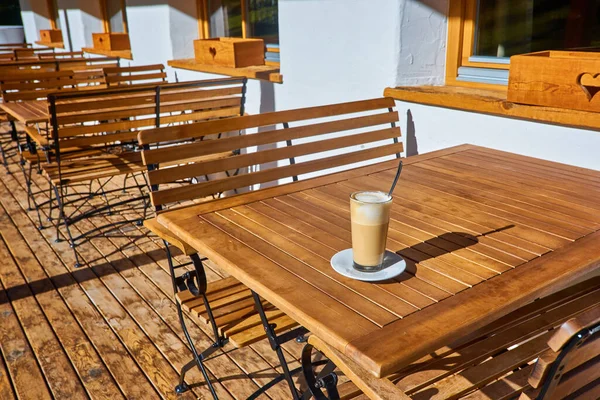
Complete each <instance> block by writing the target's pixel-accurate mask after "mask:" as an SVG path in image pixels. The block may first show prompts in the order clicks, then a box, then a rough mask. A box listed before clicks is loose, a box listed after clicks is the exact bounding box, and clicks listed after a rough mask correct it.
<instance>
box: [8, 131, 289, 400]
mask: <svg viewBox="0 0 600 400" xmlns="http://www.w3.org/2000/svg"><path fill="white" fill-rule="evenodd" d="M18 127H19V130H21V128H22V127H21V126H18ZM7 129H8V124H5V125H4V126H3V127H2V132H8V131H7ZM7 137H8V135H7V134H3V135H2V138H3V139H6V138H7ZM9 147H10V146H9V145H5V148H7V149H8V148H9ZM9 155H11V157H10V159H9V170H10V171H11V172H12V174H11V175H7V174H6V173H5V170H4V167H2V166H0V258H1V259H2V263H1V264H0V399H2V400H5V399H13V398H16V396H18V397H19V398H21V399H50V398H68V399H80V398H81V399H83V398H86V397H87V396H89V397H91V398H92V399H111V400H116V399H122V398H128V399H133V398H136V399H175V398H181V399H196V398H204V397H206V398H210V393H209V392H208V390H207V388H206V386H205V385H204V384H203V383H202V382H204V381H203V379H202V377H201V375H200V373H199V372H198V371H197V370H196V369H194V370H193V371H191V372H190V373H188V376H187V377H186V381H187V382H188V384H191V385H192V387H193V390H192V391H191V392H188V393H186V394H185V395H183V396H176V395H175V392H174V390H173V388H174V387H175V385H176V384H177V379H178V374H179V369H180V367H181V366H182V365H183V364H185V363H186V362H188V361H189V360H190V359H191V353H190V352H189V351H188V349H187V348H186V344H185V343H186V342H185V338H184V337H183V333H182V330H181V327H180V325H179V321H178V319H177V313H176V309H175V303H174V299H173V295H172V287H171V280H170V276H169V273H168V266H167V260H166V254H165V252H164V250H163V245H162V242H161V241H160V240H159V239H158V238H156V237H151V236H149V235H147V231H146V230H145V228H142V227H139V228H138V227H136V226H134V225H132V224H127V225H123V226H122V227H121V229H120V230H119V231H117V232H115V234H114V235H112V236H111V237H109V238H105V237H99V238H95V239H92V240H91V241H90V242H88V243H85V244H82V245H81V246H80V247H79V246H78V250H79V251H80V254H81V256H82V258H84V259H85V261H86V262H87V263H89V264H88V265H84V266H83V267H81V268H79V269H74V268H73V264H74V259H73V253H72V251H71V249H70V248H69V246H68V242H67V241H63V242H61V243H54V229H53V228H50V227H49V225H50V223H49V222H45V224H46V225H47V226H48V227H47V228H46V229H44V230H42V231H38V229H37V228H36V226H35V223H34V222H35V221H37V218H36V216H35V212H34V211H31V212H28V211H27V210H26V208H27V197H26V191H25V188H24V178H23V174H22V173H21V171H20V169H19V167H18V164H17V161H18V158H17V156H16V153H15V150H14V149H11V150H9ZM33 179H34V191H37V190H40V189H43V190H44V191H45V193H46V192H47V187H48V185H47V183H46V181H45V178H43V176H42V175H37V174H36V173H35V172H34V173H33ZM114 184H115V185H116V186H119V185H122V181H115V182H114ZM40 196H41V197H40V200H41V199H42V198H43V197H44V194H41V195H40ZM98 201H99V202H102V200H100V199H98ZM140 211H141V209H139V210H131V211H130V212H127V213H126V214H123V215H112V216H110V215H104V216H98V217H97V218H93V219H91V220H87V221H81V223H80V224H76V225H75V228H76V230H79V229H82V230H89V229H91V228H92V227H94V226H98V225H101V224H105V223H106V222H108V221H116V220H119V219H121V218H132V217H134V216H135V215H134V214H137V215H139V214H138V213H139V212H140ZM55 216H56V213H55ZM176 259H177V262H180V261H184V260H185V258H184V257H182V256H181V255H178V256H177V257H176ZM209 266H210V267H212V269H209V270H208V271H207V272H208V278H209V280H214V279H218V278H219V277H220V276H222V275H223V273H222V272H221V271H219V270H218V269H216V268H214V265H212V264H210V265H209ZM188 327H191V328H190V333H191V335H192V337H193V338H194V340H195V341H196V343H197V344H198V346H199V347H206V346H207V345H208V344H209V336H208V335H210V331H209V330H205V328H206V327H205V326H200V325H197V324H195V323H194V322H193V321H192V320H188ZM284 348H285V351H286V358H287V359H288V360H292V363H291V367H292V368H296V367H298V366H299V364H298V363H297V362H295V361H293V360H294V359H297V358H298V357H299V355H300V350H301V345H299V344H296V343H295V342H294V341H292V342H289V343H287V344H286V345H284ZM206 366H207V368H208V369H209V371H210V374H211V378H212V379H213V382H214V381H215V380H216V381H217V383H216V385H215V386H216V389H217V392H218V394H219V397H220V398H222V399H231V398H235V399H245V398H247V397H248V396H249V395H250V394H251V393H253V392H254V391H255V390H256V389H258V387H259V386H262V385H264V384H265V383H267V382H268V381H270V380H271V379H272V378H273V377H274V376H276V375H277V373H278V371H279V370H280V369H279V363H278V361H277V357H276V355H275V353H274V352H273V351H272V350H271V348H270V347H269V344H268V343H267V342H266V341H262V342H259V343H256V344H253V345H251V346H250V347H247V348H244V349H241V350H233V347H232V346H231V345H228V346H226V347H225V349H224V351H218V352H217V353H215V354H214V355H213V356H212V358H211V359H210V360H209V361H207V362H206ZM262 398H265V399H266V398H271V399H287V398H289V390H288V389H287V387H286V385H285V383H284V382H281V383H280V384H278V385H277V386H276V387H274V388H272V389H270V390H269V391H268V392H267V397H265V396H263V397H262Z"/></svg>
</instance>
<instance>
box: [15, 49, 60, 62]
mask: <svg viewBox="0 0 600 400" xmlns="http://www.w3.org/2000/svg"><path fill="white" fill-rule="evenodd" d="M42 54H52V55H54V49H53V48H22V49H14V50H13V55H14V60H24V59H31V58H39V56H40V55H42Z"/></svg>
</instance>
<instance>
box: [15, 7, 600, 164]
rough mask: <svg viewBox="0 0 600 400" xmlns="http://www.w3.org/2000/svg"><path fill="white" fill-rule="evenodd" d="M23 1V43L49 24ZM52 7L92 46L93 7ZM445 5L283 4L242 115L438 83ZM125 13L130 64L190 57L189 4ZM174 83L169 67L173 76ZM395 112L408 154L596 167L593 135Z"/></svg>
mask: <svg viewBox="0 0 600 400" xmlns="http://www.w3.org/2000/svg"><path fill="white" fill-rule="evenodd" d="M20 1H21V5H22V7H23V21H24V25H25V34H26V35H27V39H28V40H29V41H34V40H37V35H38V31H39V29H44V28H45V24H44V21H43V20H40V18H39V15H38V16H36V14H35V12H33V11H32V8H33V9H36V8H37V7H40V6H43V3H45V0H20ZM58 3H59V9H61V5H64V7H63V8H66V9H68V11H67V15H69V28H70V33H71V40H72V43H73V48H74V49H76V50H77V49H79V48H81V47H82V46H83V45H84V44H85V45H86V46H90V45H91V33H92V32H101V31H102V23H101V21H100V19H99V17H98V16H99V15H100V14H99V12H98V10H95V9H93V8H94V7H97V5H96V4H97V1H95V0H58ZM79 9H81V10H82V11H79ZM446 9H447V0H279V36H280V45H281V72H282V74H283V77H284V83H283V84H275V83H270V82H264V81H256V80H250V81H249V85H248V93H247V107H246V110H247V112H249V113H252V114H256V113H259V112H268V111H273V110H284V109H290V108H297V107H306V106H312V105H320V104H328V103H336V102H344V101H351V100H358V99H366V98H372V97H378V96H381V95H382V93H383V89H384V88H385V87H387V86H401V85H426V84H443V79H444V69H445V66H444V63H445V53H446V34H447V27H446V16H445V10H446ZM59 15H60V11H59ZM127 16H128V21H129V36H130V39H131V45H132V52H133V55H134V61H132V62H131V64H132V65H136V64H148V63H163V64H165V65H166V62H167V60H170V59H174V58H189V57H192V56H193V45H192V40H193V39H194V38H196V37H198V25H197V17H196V9H195V1H187V2H183V0H127ZM42 26H44V27H42ZM61 27H62V28H63V29H64V25H63V22H62V21H61ZM129 63H130V62H129V61H127V60H124V63H123V64H124V65H127V64H129ZM177 76H178V78H179V80H192V79H207V78H213V77H215V75H210V74H205V73H199V72H193V71H184V70H177ZM174 77H175V73H174V70H172V69H169V79H170V80H174ZM398 110H399V112H400V117H401V119H402V124H401V126H402V131H403V135H404V140H405V141H407V146H406V148H407V153H408V154H409V155H410V154H415V153H416V152H418V153H424V152H428V151H432V150H436V149H441V148H445V147H448V146H452V145H456V144H462V143H472V144H477V145H482V146H488V147H492V148H498V149H502V150H508V151H512V152H516V153H520V154H526V155H531V156H535V157H540V158H544V159H548V160H553V161H559V162H564V163H569V164H574V165H579V166H583V167H588V168H594V169H600V157H598V156H596V153H597V149H599V148H600V147H599V145H600V133H598V132H593V131H585V130H579V129H572V128H566V127H559V126H552V125H548V124H541V123H532V122H526V121H521V120H514V119H507V118H500V117H492V116H486V115H481V114H475V113H468V112H461V111H454V110H448V109H442V108H437V107H428V106H422V105H416V104H409V103H403V102H398ZM409 110H410V112H411V118H410V119H408V114H407V112H408V111H409Z"/></svg>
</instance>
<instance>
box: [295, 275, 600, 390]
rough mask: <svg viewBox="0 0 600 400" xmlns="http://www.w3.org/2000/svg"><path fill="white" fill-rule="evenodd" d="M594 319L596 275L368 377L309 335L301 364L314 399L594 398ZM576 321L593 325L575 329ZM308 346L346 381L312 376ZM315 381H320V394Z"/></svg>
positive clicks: (599, 282) (598, 302) (597, 372)
mask: <svg viewBox="0 0 600 400" xmlns="http://www.w3.org/2000/svg"><path fill="white" fill-rule="evenodd" d="M599 325H600V279H599V278H594V279H591V280H588V281H585V282H583V283H580V284H578V285H576V286H574V287H571V288H568V289H565V290H563V291H561V292H559V293H556V294H553V295H551V296H548V297H546V298H543V299H538V300H536V301H535V302H533V303H531V304H529V305H527V306H525V307H523V308H521V309H519V310H517V311H515V312H513V313H511V314H509V315H507V316H505V317H504V318H501V319H500V320H498V321H496V322H494V323H492V324H490V325H488V326H486V327H484V328H482V329H481V330H479V331H477V332H474V333H473V334H471V335H470V336H469V337H468V338H463V339H461V340H457V341H456V342H455V343H451V344H449V345H448V346H446V347H444V348H441V349H439V350H438V351H436V352H435V353H433V354H431V355H430V356H427V357H424V358H423V359H421V360H418V361H416V362H414V363H412V364H411V365H409V366H407V367H406V368H404V369H403V370H401V371H399V372H398V373H396V374H393V375H392V376H390V377H388V378H384V379H380V378H376V377H375V376H374V375H372V374H371V373H369V372H368V371H366V370H364V369H363V368H362V367H360V366H358V365H357V364H356V363H354V362H353V361H352V360H351V359H350V358H349V357H347V356H346V355H344V354H342V353H340V352H339V351H337V350H335V349H333V348H332V347H330V346H328V345H327V343H324V342H323V341H322V340H321V339H319V338H318V337H317V336H314V335H313V336H311V337H309V339H308V345H307V346H306V347H305V349H304V351H303V356H302V359H303V367H304V373H305V378H306V379H307V382H308V385H309V386H310V387H313V388H314V389H313V390H312V392H313V395H314V396H315V398H316V399H319V400H321V399H325V398H330V399H338V398H341V399H353V398H357V397H360V396H361V395H363V394H364V395H367V396H368V397H369V398H371V399H458V398H464V399H509V398H510V399H514V398H517V397H519V395H521V399H562V398H564V397H566V396H567V395H569V394H572V393H574V392H576V391H579V392H580V393H579V394H580V395H581V396H580V397H577V398H581V399H588V398H589V399H596V398H598V396H599V393H600V391H599V389H600V335H598V333H597V331H600V329H598V327H599ZM584 328H587V329H591V330H592V331H594V329H595V331H594V332H593V333H592V334H590V335H589V336H588V335H587V333H584V334H583V336H582V337H581V338H579V337H577V335H579V334H581V331H582V330H584ZM440 329H443V327H440ZM398 340H402V339H401V335H399V338H398ZM584 342H585V343H584ZM578 346H582V347H581V348H578ZM314 349H316V350H318V351H319V352H320V353H322V354H323V355H325V356H326V357H327V358H328V359H329V360H330V361H331V362H332V363H333V364H335V366H337V368H338V369H339V370H341V371H342V372H343V374H344V375H345V376H346V377H347V378H349V379H350V380H351V381H350V382H347V383H344V384H342V385H339V387H336V386H335V382H336V381H337V377H336V376H335V374H329V375H327V376H325V377H323V376H321V377H319V378H316V377H315V375H314V371H313V369H312V367H311V366H310V365H309V364H308V363H309V362H310V359H311V352H312V351H313V350H314ZM317 381H319V382H318V383H317ZM315 385H320V387H322V388H327V389H326V390H325V392H327V396H326V395H325V392H324V391H323V390H321V389H318V388H316V386H315ZM543 392H545V393H543ZM573 398H575V397H573Z"/></svg>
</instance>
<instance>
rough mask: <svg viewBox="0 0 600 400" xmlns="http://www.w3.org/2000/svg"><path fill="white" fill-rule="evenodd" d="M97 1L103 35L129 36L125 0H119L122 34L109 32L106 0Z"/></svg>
mask: <svg viewBox="0 0 600 400" xmlns="http://www.w3.org/2000/svg"><path fill="white" fill-rule="evenodd" d="M49 1H50V0H49ZM99 1H100V13H101V14H102V28H103V30H104V33H126V34H129V32H128V30H127V12H126V6H125V0H120V3H121V18H122V22H123V32H113V31H111V29H110V20H109V19H108V5H107V3H106V1H107V0H99Z"/></svg>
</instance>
